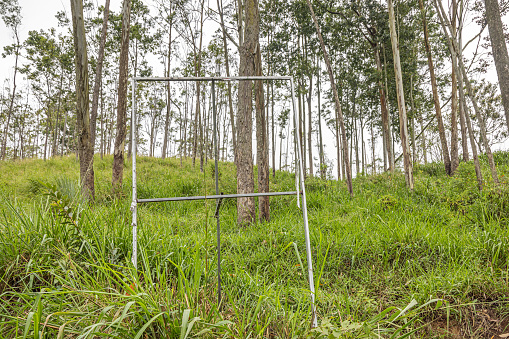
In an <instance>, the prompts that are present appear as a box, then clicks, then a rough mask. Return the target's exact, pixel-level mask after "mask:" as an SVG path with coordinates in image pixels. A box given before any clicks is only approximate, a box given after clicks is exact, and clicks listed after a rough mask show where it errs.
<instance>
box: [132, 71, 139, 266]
mask: <svg viewBox="0 0 509 339" xmlns="http://www.w3.org/2000/svg"><path fill="white" fill-rule="evenodd" d="M131 87H132V91H133V94H132V103H131V105H132V108H131V146H132V152H131V154H132V157H133V158H132V163H133V164H132V166H133V177H132V182H133V200H132V202H131V211H132V212H133V220H132V223H131V225H132V227H133V253H132V258H131V261H132V263H133V266H134V268H135V269H138V226H137V225H138V222H137V217H138V215H137V209H138V195H137V192H136V80H135V79H134V78H133V79H132V81H131Z"/></svg>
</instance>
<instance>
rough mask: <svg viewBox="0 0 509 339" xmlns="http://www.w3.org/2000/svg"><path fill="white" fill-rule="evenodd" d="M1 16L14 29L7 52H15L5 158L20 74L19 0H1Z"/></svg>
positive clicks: (1, 152) (0, 156)
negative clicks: (17, 80) (11, 43)
mask: <svg viewBox="0 0 509 339" xmlns="http://www.w3.org/2000/svg"><path fill="white" fill-rule="evenodd" d="M0 16H2V20H3V21H4V23H5V25H6V26H7V27H9V28H10V29H11V30H12V33H13V35H14V40H15V42H14V45H13V46H9V47H7V48H6V52H7V54H11V53H14V60H15V61H14V75H13V78H12V94H11V97H10V100H9V109H8V111H7V122H6V123H5V127H4V132H3V142H2V148H1V150H0V160H4V159H5V156H6V150H7V138H8V135H9V124H10V122H11V118H12V115H13V110H14V100H15V98H16V76H17V74H18V60H19V55H20V49H21V44H20V42H19V26H20V25H21V7H20V6H19V5H18V0H0Z"/></svg>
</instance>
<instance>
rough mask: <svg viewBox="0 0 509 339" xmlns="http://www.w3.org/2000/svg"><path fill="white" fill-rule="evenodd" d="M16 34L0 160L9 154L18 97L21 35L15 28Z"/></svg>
mask: <svg viewBox="0 0 509 339" xmlns="http://www.w3.org/2000/svg"><path fill="white" fill-rule="evenodd" d="M15 36H16V52H15V53H14V54H15V56H16V57H15V61H14V76H13V80H12V97H11V100H10V102H9V110H8V111H7V122H6V124H5V128H4V140H3V143H2V150H1V151H0V160H5V156H6V154H7V139H8V135H9V124H10V122H11V117H12V113H13V110H14V100H15V98H16V75H17V74H18V59H19V49H20V47H21V46H20V44H19V37H18V31H17V30H15Z"/></svg>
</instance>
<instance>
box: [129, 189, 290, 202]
mask: <svg viewBox="0 0 509 339" xmlns="http://www.w3.org/2000/svg"><path fill="white" fill-rule="evenodd" d="M278 195H297V192H296V191H293V192H267V193H245V194H222V195H201V196H194V197H174V198H153V199H138V200H137V201H138V203H145V202H164V201H186V200H205V199H227V198H250V197H267V196H278Z"/></svg>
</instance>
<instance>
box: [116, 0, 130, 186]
mask: <svg viewBox="0 0 509 339" xmlns="http://www.w3.org/2000/svg"><path fill="white" fill-rule="evenodd" d="M130 16H131V0H124V2H123V5H122V38H121V39H122V40H121V46H120V62H119V76H118V96H117V97H118V102H117V134H116V136H115V149H114V151H113V175H112V181H111V184H112V187H113V192H118V191H119V190H120V187H121V186H122V180H123V175H124V151H125V137H126V132H127V128H126V120H127V81H128V79H127V71H128V68H127V67H128V62H129V30H130V29H129V27H130ZM131 128H135V127H134V126H132V127H131Z"/></svg>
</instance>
